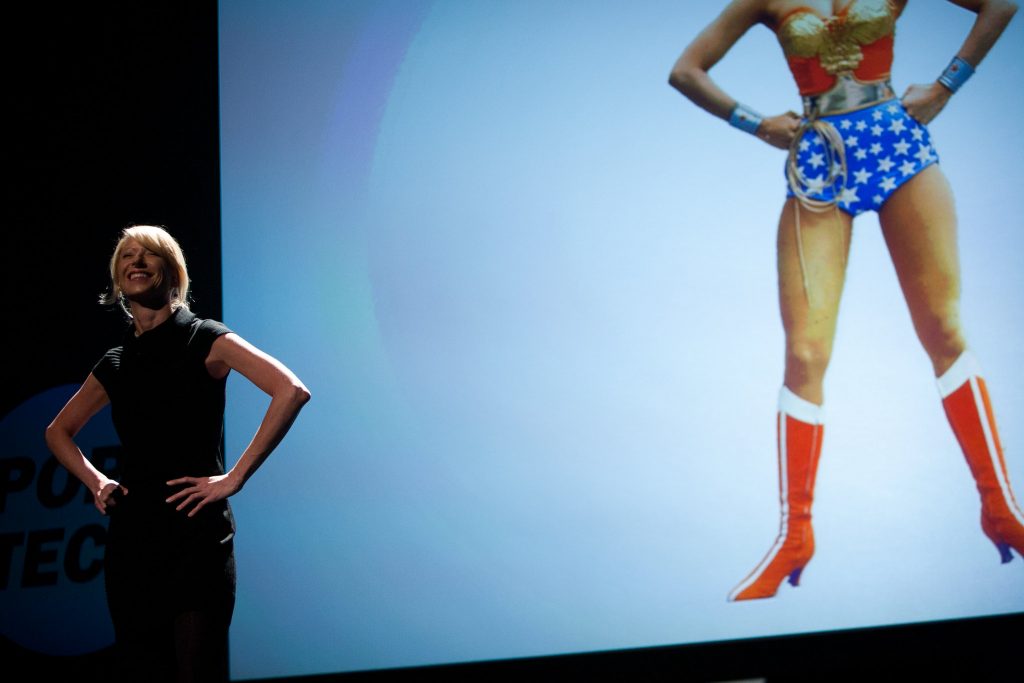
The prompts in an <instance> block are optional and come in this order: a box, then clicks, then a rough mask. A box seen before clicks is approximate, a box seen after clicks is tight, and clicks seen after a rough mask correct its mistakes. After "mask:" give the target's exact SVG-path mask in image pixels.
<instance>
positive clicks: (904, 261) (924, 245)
mask: <svg viewBox="0 0 1024 683" xmlns="http://www.w3.org/2000/svg"><path fill="white" fill-rule="evenodd" d="M879 217H880V219H881V222H882V231H883V233H884V235H885V241H886V244H887V245H888V246H889V253H890V254H891V255H892V261H893V264H894V265H895V266H896V274H897V276H898V277H899V281H900V286H901V287H902V289H903V295H904V297H905V298H906V300H907V305H908V306H909V307H910V316H911V318H912V319H913V321H914V329H915V330H916V331H917V336H918V338H919V339H920V340H921V343H922V344H923V345H924V348H925V351H926V352H927V353H928V356H929V358H931V361H932V366H933V368H934V370H935V375H936V377H938V386H939V393H940V395H941V396H942V405H943V408H944V409H945V411H946V416H947V418H948V419H949V424H950V426H951V427H952V428H953V433H954V434H955V435H956V438H957V441H958V442H959V444H960V448H961V450H962V451H963V454H964V458H965V459H966V460H967V465H968V466H969V467H970V469H971V474H972V475H973V476H974V480H975V483H976V484H977V487H978V493H979V494H980V496H981V528H982V530H983V531H984V532H985V535H986V536H988V537H989V539H990V540H991V541H992V542H993V543H994V544H995V546H996V548H997V549H998V550H999V553H1000V556H1001V557H1002V560H1003V562H1009V561H1010V559H1011V558H1012V553H1011V552H1010V550H1011V548H1012V549H1013V550H1016V552H1017V553H1018V554H1022V555H1024V513H1022V512H1021V510H1020V507H1019V506H1018V505H1017V502H1016V500H1015V499H1014V494H1013V490H1012V489H1011V487H1010V480H1009V478H1008V477H1007V475H1006V471H1007V470H1006V464H1005V461H1004V459H1003V448H1002V444H1001V443H1000V441H999V430H998V429H997V428H996V421H995V411H994V410H993V409H992V402H991V399H990V398H989V394H988V388H987V387H986V385H985V380H984V379H983V378H982V377H981V372H980V369H979V367H978V364H977V362H976V361H975V360H974V357H973V355H971V353H970V351H968V350H967V348H966V343H965V342H964V335H963V331H962V329H961V326H960V267H959V263H958V257H957V245H956V217H955V213H954V207H953V198H952V193H951V192H950V190H949V185H948V184H947V182H946V179H945V177H944V176H943V174H942V171H941V170H940V169H939V167H938V166H930V167H928V168H926V169H925V170H923V171H922V172H921V173H919V174H918V175H917V176H915V177H914V178H912V179H911V180H909V181H908V182H907V183H906V184H905V185H904V186H903V187H901V188H900V189H899V190H898V191H896V192H895V193H894V194H893V195H892V197H890V198H889V201H888V202H886V204H885V206H884V207H883V208H882V211H881V212H880V213H879Z"/></svg>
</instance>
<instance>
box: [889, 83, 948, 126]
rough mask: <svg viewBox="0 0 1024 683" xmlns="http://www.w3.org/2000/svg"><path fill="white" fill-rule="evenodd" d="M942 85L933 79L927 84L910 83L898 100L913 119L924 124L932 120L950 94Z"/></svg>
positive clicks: (944, 104)
mask: <svg viewBox="0 0 1024 683" xmlns="http://www.w3.org/2000/svg"><path fill="white" fill-rule="evenodd" d="M952 94H953V93H951V92H950V91H949V90H947V89H946V87H945V86H944V85H942V84H941V83H939V82H938V81H935V82H934V83H929V84H928V85H912V86H910V87H909V88H907V92H905V93H904V94H903V97H902V99H901V100H900V101H901V103H902V104H903V108H904V109H906V110H907V113H908V114H910V115H911V116H912V117H914V119H916V120H917V121H918V122H919V123H923V124H925V125H927V124H929V123H931V122H932V119H934V118H935V117H936V116H938V115H939V112H940V111H942V108H943V107H945V106H946V102H949V98H950V97H951V96H952Z"/></svg>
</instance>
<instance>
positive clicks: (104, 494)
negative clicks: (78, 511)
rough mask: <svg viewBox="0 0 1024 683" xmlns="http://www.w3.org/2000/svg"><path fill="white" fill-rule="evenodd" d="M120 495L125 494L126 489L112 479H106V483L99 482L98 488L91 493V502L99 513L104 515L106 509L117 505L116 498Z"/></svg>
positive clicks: (126, 493)
mask: <svg viewBox="0 0 1024 683" xmlns="http://www.w3.org/2000/svg"><path fill="white" fill-rule="evenodd" d="M122 495H124V496H127V495H128V489H126V488H125V487H124V486H121V484H119V483H118V482H116V481H114V480H113V479H107V480H106V483H101V485H100V487H99V489H97V490H96V491H95V492H94V493H93V495H92V498H93V504H94V505H95V506H96V509H97V510H99V511H100V514H101V515H105V514H107V511H108V510H113V509H114V508H115V507H117V500H118V498H120V497H121V496H122Z"/></svg>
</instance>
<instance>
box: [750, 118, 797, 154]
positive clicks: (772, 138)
mask: <svg viewBox="0 0 1024 683" xmlns="http://www.w3.org/2000/svg"><path fill="white" fill-rule="evenodd" d="M798 128H800V116H799V115H797V113H796V112H793V111H787V112H786V113H785V114H779V115H778V116H768V117H765V118H764V119H762V120H761V125H760V126H758V127H757V137H759V138H761V139H762V140H764V141H765V142H767V143H768V144H769V145H771V146H772V147H778V148H779V149H789V146H790V145H791V144H793V138H795V137H796V131H797V129H798Z"/></svg>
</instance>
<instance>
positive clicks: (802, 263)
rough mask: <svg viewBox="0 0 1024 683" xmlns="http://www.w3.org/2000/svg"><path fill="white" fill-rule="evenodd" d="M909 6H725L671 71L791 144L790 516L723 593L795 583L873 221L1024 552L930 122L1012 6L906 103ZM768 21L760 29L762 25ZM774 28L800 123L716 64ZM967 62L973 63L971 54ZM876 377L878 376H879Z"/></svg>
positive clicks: (786, 434) (970, 455)
mask: <svg viewBox="0 0 1024 683" xmlns="http://www.w3.org/2000/svg"><path fill="white" fill-rule="evenodd" d="M905 5H906V3H905V2H892V1H891V0H854V1H853V2H850V3H848V4H846V5H845V6H844V7H843V8H842V9H841V10H840V11H839V12H838V13H836V14H834V15H830V14H828V13H824V14H823V13H822V12H820V11H819V10H818V9H816V8H813V7H804V6H799V7H796V8H795V9H794V8H788V7H787V8H784V11H782V12H781V13H779V14H777V15H776V14H773V13H771V12H769V10H768V7H767V6H764V5H763V4H761V3H755V2H749V3H734V4H731V5H730V6H729V7H728V9H726V10H725V11H724V12H723V13H722V14H721V15H720V16H719V17H718V18H717V19H716V20H715V21H714V22H713V23H712V24H711V25H710V26H709V27H708V28H707V29H706V30H705V31H704V32H703V33H701V35H700V36H699V37H698V38H697V39H696V40H695V41H694V42H693V43H691V44H690V46H689V47H688V48H687V49H686V51H685V52H684V53H683V56H682V57H680V59H679V61H678V62H677V63H676V66H675V68H674V69H673V72H672V78H671V82H672V84H673V85H674V86H675V87H676V88H678V89H679V90H680V91H681V92H682V93H683V94H684V95H686V96H688V97H689V98H690V99H692V100H693V101H694V102H695V103H696V104H698V105H701V106H702V107H704V108H705V109H707V110H708V111H710V112H711V113H713V114H716V115H718V116H719V117H720V118H726V119H728V121H729V123H730V124H731V125H733V126H734V127H736V128H739V129H740V130H743V131H745V132H747V133H751V134H753V135H756V136H757V137H758V138H760V139H762V140H763V141H765V142H767V143H768V144H770V145H772V146H775V147H779V148H781V149H786V150H789V157H788V160H787V164H786V177H787V179H788V181H789V190H788V193H787V194H788V195H789V199H788V200H787V202H786V205H785V206H784V207H783V211H782V217H781V220H780V224H779V236H778V269H779V290H780V291H779V301H780V304H781V308H782V321H783V327H784V331H785V349H786V355H785V359H786V360H785V371H784V376H785V384H784V386H783V388H782V390H781V392H780V395H779V411H778V427H777V431H778V458H779V487H780V492H779V497H780V502H781V507H782V510H781V522H780V531H779V535H778V537H777V539H776V541H775V543H774V544H773V546H772V548H771V549H770V550H769V552H768V555H767V556H766V557H765V558H764V560H762V562H761V563H760V564H759V565H758V566H757V567H756V568H755V569H754V571H753V572H751V574H749V575H748V576H747V577H746V578H745V579H744V580H743V581H742V582H741V583H740V584H739V586H737V587H736V588H735V589H734V591H733V592H732V593H731V594H730V596H729V597H730V599H731V600H751V599H758V598H769V597H772V596H774V595H775V594H776V591H777V590H778V587H779V584H780V583H782V581H784V580H785V579H786V578H787V577H788V580H789V583H791V584H792V585H794V586H796V585H798V583H799V579H800V575H801V573H802V572H803V569H804V567H805V566H806V565H807V563H808V562H809V561H810V560H811V558H812V556H813V555H814V531H813V528H812V525H811V505H812V502H813V499H814V484H815V478H816V475H817V468H818V461H819V458H820V456H821V451H822V439H823V434H824V426H823V421H824V420H823V409H822V403H823V400H824V392H823V384H824V379H825V370H826V368H827V366H828V362H829V359H830V355H831V351H832V347H833V343H834V339H835V333H836V322H837V319H838V315H839V301H840V298H841V293H842V288H843V279H844V272H845V268H846V263H847V259H848V258H849V245H850V236H851V233H852V227H853V219H854V218H856V217H857V216H858V215H860V214H862V213H864V212H866V211H876V212H877V213H878V219H879V223H880V227H881V231H882V235H883V236H884V237H885V241H886V246H887V247H888V250H889V253H890V255H891V257H892V261H893V265H894V266H895V268H896V275H897V278H898V279H899V282H900V286H901V288H902V290H903V295H904V298H905V299H906V302H907V305H908V307H909V309H910V317H911V319H912V321H913V323H914V329H915V331H916V333H917V336H918V338H919V339H920V341H921V344H922V345H923V346H924V350H925V352H926V353H927V354H928V357H929V359H930V360H931V363H932V367H933V369H934V372H935V376H936V377H937V378H938V379H937V382H938V386H939V391H940V394H941V397H942V399H943V406H944V407H945V411H946V415H947V417H948V419H949V423H950V426H951V427H952V428H953V433H954V434H956V438H957V440H958V441H959V442H960V446H961V448H962V449H963V453H964V456H965V458H966V459H967V463H968V465H969V466H970V470H971V473H972V474H973V475H974V479H975V482H976V483H977V486H978V491H979V492H980V494H981V504H982V515H981V523H982V528H983V530H984V532H985V535H986V536H988V537H989V539H990V540H991V541H992V542H993V543H994V544H995V545H996V547H997V548H998V550H999V553H1000V556H1001V557H1002V560H1003V562H1009V561H1010V560H1011V559H1012V553H1011V552H1010V548H1011V547H1013V548H1014V549H1015V550H1016V551H1017V553H1018V554H1024V514H1022V513H1021V511H1020V509H1019V508H1018V507H1017V503H1016V501H1015V500H1014V496H1013V492H1012V491H1011V489H1010V484H1009V482H1008V481H1007V479H1006V466H1005V464H1004V461H1003V453H1002V447H1001V445H1000V442H999V435H998V430H997V428H996V424H995V419H994V415H993V411H992V405H991V401H990V399H989V395H988V391H987V389H986V386H985V382H984V380H983V379H982V378H981V376H980V368H979V366H978V363H977V360H976V359H975V357H974V355H973V354H972V353H971V352H970V351H969V350H968V348H967V342H966V336H965V333H964V329H963V326H962V324H961V321H960V312H959V303H960V301H959V300H960V271H959V262H958V254H957V244H956V232H957V231H956V210H955V208H954V206H953V198H952V193H951V191H950V188H949V185H948V183H947V181H946V179H945V177H944V175H943V174H942V171H941V170H940V169H939V166H938V158H937V156H936V154H935V150H934V148H933V147H932V144H931V137H930V136H929V134H928V130H927V129H926V128H925V124H927V123H929V122H931V121H932V120H933V119H934V118H935V116H936V115H937V114H938V113H939V112H940V111H941V110H942V108H943V107H944V106H945V105H946V103H947V102H948V101H949V99H950V97H951V95H952V94H954V93H955V92H956V91H958V90H959V89H960V87H961V86H962V85H963V84H964V83H966V81H967V79H968V78H969V77H970V76H971V75H972V73H973V71H974V67H973V66H972V65H973V64H978V63H980V61H981V59H982V58H983V57H984V56H985V55H986V54H987V53H988V51H989V50H990V49H991V48H992V45H993V44H994V42H995V40H996V39H997V38H998V36H999V34H1000V33H1002V31H1003V29H1004V28H1005V26H1006V24H1007V23H1008V22H1009V20H1010V19H1011V18H1012V16H1013V13H1014V9H1013V8H1012V7H998V6H997V3H989V4H988V5H987V6H984V7H982V9H981V11H980V12H979V14H978V17H977V22H976V27H977V28H978V29H981V30H979V31H977V32H976V33H973V34H972V35H971V38H970V39H969V40H968V41H967V42H966V44H965V45H964V47H963V49H962V50H961V53H962V54H963V55H964V56H963V57H961V56H960V55H959V54H958V55H957V56H956V57H955V58H954V59H953V61H952V62H951V63H950V65H949V67H947V69H946V70H945V71H944V72H943V73H942V75H941V76H940V77H939V79H938V81H935V82H933V83H931V84H929V85H923V86H919V85H915V86H911V87H910V88H908V89H907V91H906V93H905V94H904V95H903V96H902V98H897V96H896V93H895V91H894V90H893V88H892V84H891V82H890V70H891V67H892V61H893V45H894V36H895V30H896V19H897V17H898V16H899V14H900V13H901V12H902V11H903V9H904V7H905ZM766 13H767V14H768V17H767V19H766V18H765V15H766ZM762 22H763V23H766V24H767V25H768V26H769V27H770V28H772V29H773V30H774V32H775V33H776V35H777V36H778V38H779V42H780V43H781V45H782V49H783V52H784V53H785V55H786V58H787V62H788V64H789V67H790V70H791V71H792V73H793V76H794V77H795V79H796V82H797V86H798V88H799V91H800V94H801V96H802V98H803V109H804V111H803V114H804V115H803V117H802V118H801V117H799V116H797V115H796V114H794V113H792V112H787V113H785V114H782V115H779V116H772V117H762V116H761V115H760V114H758V113H757V112H755V111H752V110H751V109H750V108H749V107H746V106H745V105H743V104H739V103H735V102H734V101H733V100H732V99H730V98H729V97H728V96H727V95H725V94H724V93H723V92H722V91H721V90H720V89H719V88H718V87H717V86H716V85H715V84H714V83H713V81H711V80H710V78H709V76H708V70H709V69H710V68H711V67H712V66H714V64H715V63H716V62H717V61H718V60H719V59H720V58H721V57H722V56H723V55H724V54H725V52H726V51H727V50H728V49H729V48H730V47H731V46H732V44H733V43H734V42H735V40H736V39H737V38H738V37H739V36H741V35H743V34H744V33H746V31H747V30H748V29H750V28H751V27H752V26H754V25H755V24H759V23H762ZM965 57H966V58H965ZM877 371H878V369H877V368H876V369H875V372H877Z"/></svg>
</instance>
